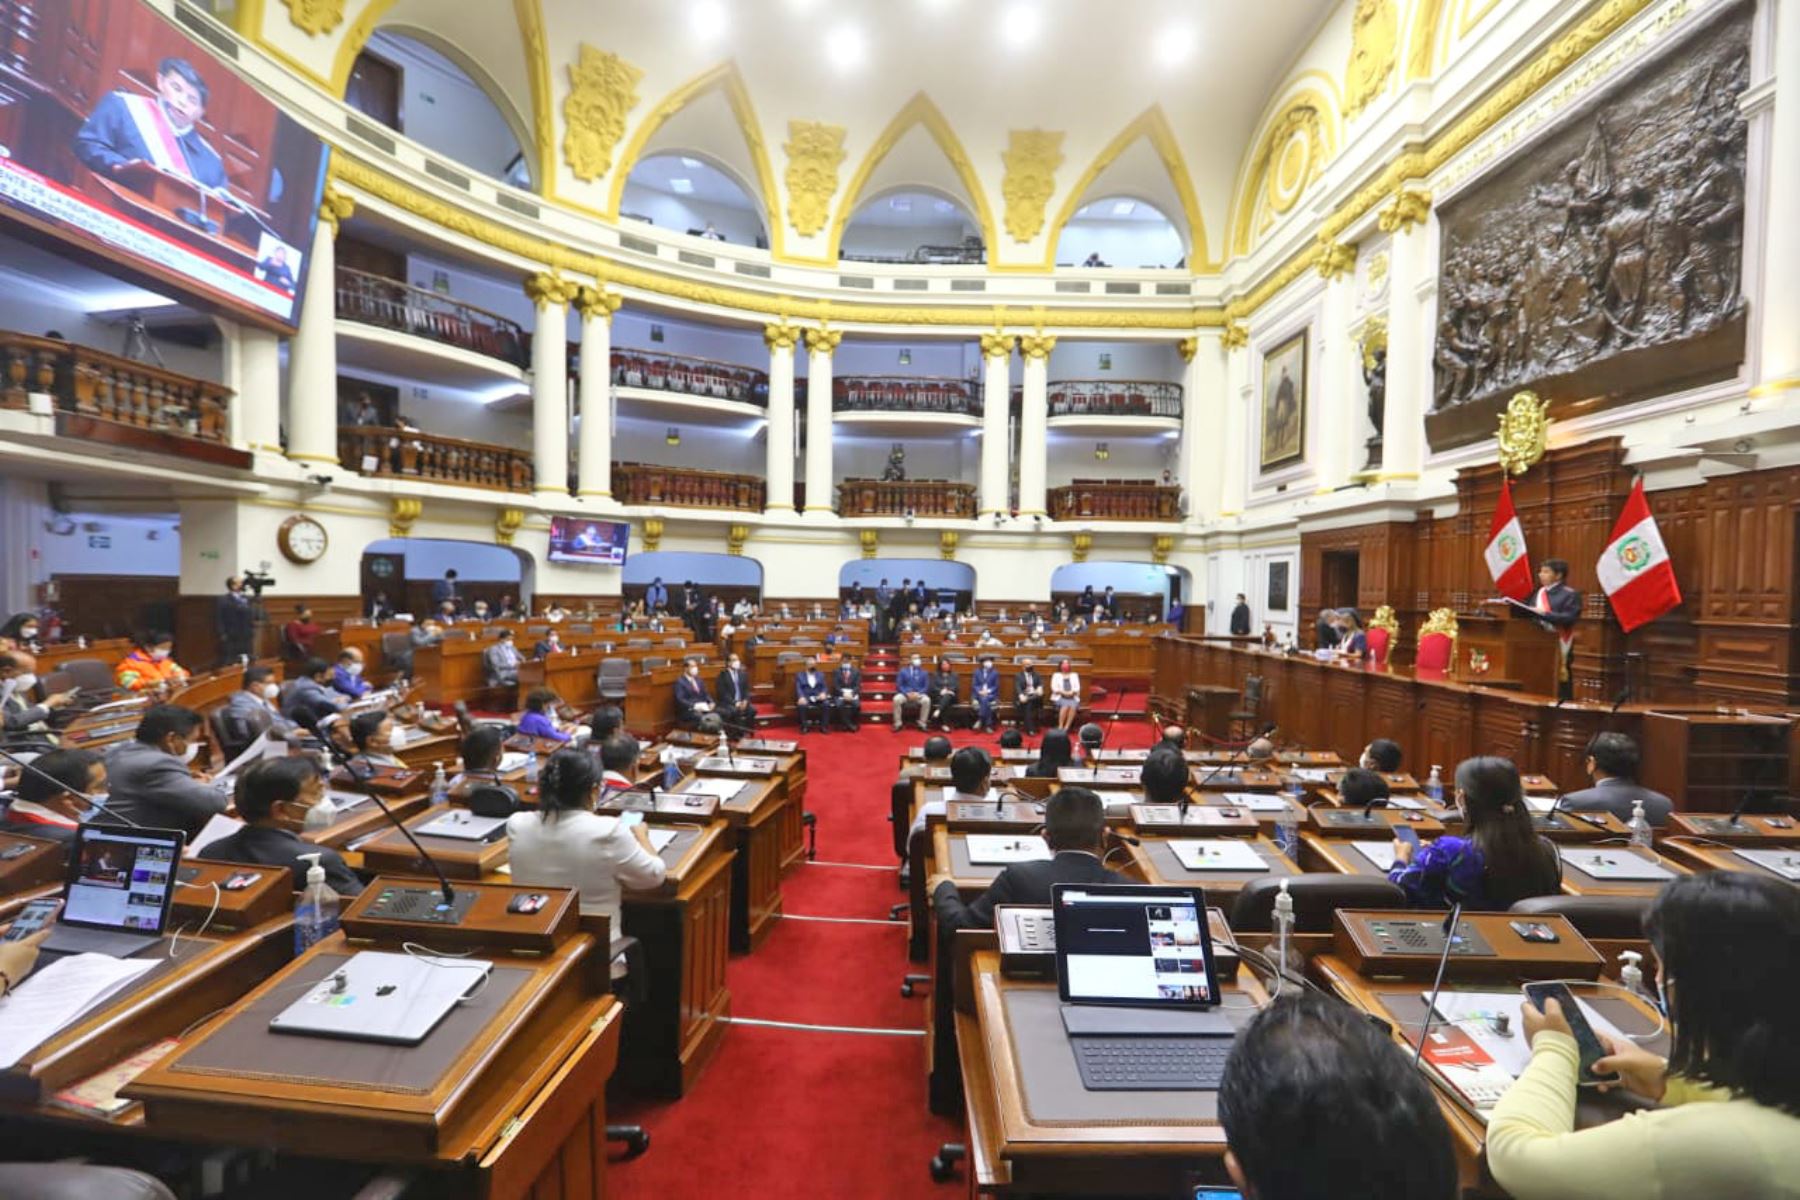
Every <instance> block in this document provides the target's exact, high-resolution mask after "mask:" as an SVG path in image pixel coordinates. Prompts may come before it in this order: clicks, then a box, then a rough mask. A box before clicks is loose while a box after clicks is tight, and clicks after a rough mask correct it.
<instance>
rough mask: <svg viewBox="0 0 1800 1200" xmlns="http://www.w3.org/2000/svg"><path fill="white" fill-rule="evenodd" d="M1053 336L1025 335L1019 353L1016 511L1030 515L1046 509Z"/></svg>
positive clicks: (1054, 345) (1054, 340) (1054, 341)
mask: <svg viewBox="0 0 1800 1200" xmlns="http://www.w3.org/2000/svg"><path fill="white" fill-rule="evenodd" d="M1054 349H1056V339H1055V338H1054V337H1051V336H1050V335H1048V334H1042V333H1038V334H1030V333H1028V334H1025V335H1024V336H1022V337H1021V338H1019V352H1020V353H1021V354H1023V355H1024V356H1025V388H1024V393H1023V397H1022V400H1021V403H1020V411H1019V514H1020V515H1021V516H1026V517H1031V516H1037V515H1038V514H1040V513H1045V512H1046V511H1047V505H1046V503H1045V497H1044V476H1045V473H1046V470H1047V467H1048V459H1049V457H1050V408H1049V399H1048V396H1047V394H1046V393H1047V392H1048V390H1049V381H1050V352H1051V351H1052V350H1054Z"/></svg>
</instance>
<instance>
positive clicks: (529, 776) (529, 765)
mask: <svg viewBox="0 0 1800 1200" xmlns="http://www.w3.org/2000/svg"><path fill="white" fill-rule="evenodd" d="M537 781H538V756H537V750H536V749H535V748H533V749H532V751H531V753H530V754H527V755H526V756H525V782H526V784H527V785H528V786H530V787H536V786H537Z"/></svg>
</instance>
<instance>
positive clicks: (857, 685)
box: [831, 654, 862, 733]
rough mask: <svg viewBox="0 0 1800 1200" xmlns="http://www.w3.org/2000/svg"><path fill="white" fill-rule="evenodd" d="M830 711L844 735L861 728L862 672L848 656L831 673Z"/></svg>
mask: <svg viewBox="0 0 1800 1200" xmlns="http://www.w3.org/2000/svg"><path fill="white" fill-rule="evenodd" d="M831 711H832V712H833V713H835V714H836V715H837V723H838V725H839V726H841V727H842V728H843V729H844V731H845V732H846V733H855V732H856V731H857V730H858V729H860V728H862V672H861V671H859V670H857V669H856V660H855V659H854V658H851V657H850V656H849V655H848V654H846V655H844V660H843V661H842V662H840V663H838V669H837V670H835V671H833V672H832V673H831Z"/></svg>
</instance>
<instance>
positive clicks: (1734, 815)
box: [8, 755, 1756, 829]
mask: <svg viewBox="0 0 1800 1200" xmlns="http://www.w3.org/2000/svg"><path fill="white" fill-rule="evenodd" d="M8 757H11V756H10V755H8ZM1754 799H1756V789H1755V788H1746V789H1744V798H1743V799H1742V800H1739V801H1738V802H1737V807H1736V808H1734V809H1732V810H1731V817H1730V819H1729V820H1727V821H1726V822H1725V824H1727V825H1729V826H1731V828H1733V829H1742V828H1743V827H1744V810H1745V809H1746V808H1749V807H1750V802H1751V801H1752V800H1754Z"/></svg>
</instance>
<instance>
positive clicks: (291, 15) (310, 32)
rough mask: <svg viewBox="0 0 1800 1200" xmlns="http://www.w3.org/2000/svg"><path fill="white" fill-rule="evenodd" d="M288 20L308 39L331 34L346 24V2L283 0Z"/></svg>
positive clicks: (332, 0)
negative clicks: (322, 34)
mask: <svg viewBox="0 0 1800 1200" xmlns="http://www.w3.org/2000/svg"><path fill="white" fill-rule="evenodd" d="M281 2H282V3H283V4H285V5H287V10H288V20H289V21H292V22H293V24H294V28H295V29H298V30H299V31H300V32H301V33H304V34H306V35H307V36H308V37H317V36H318V35H319V34H321V33H330V32H331V31H332V30H334V29H336V28H337V27H338V26H339V25H342V24H343V23H344V0H281Z"/></svg>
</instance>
